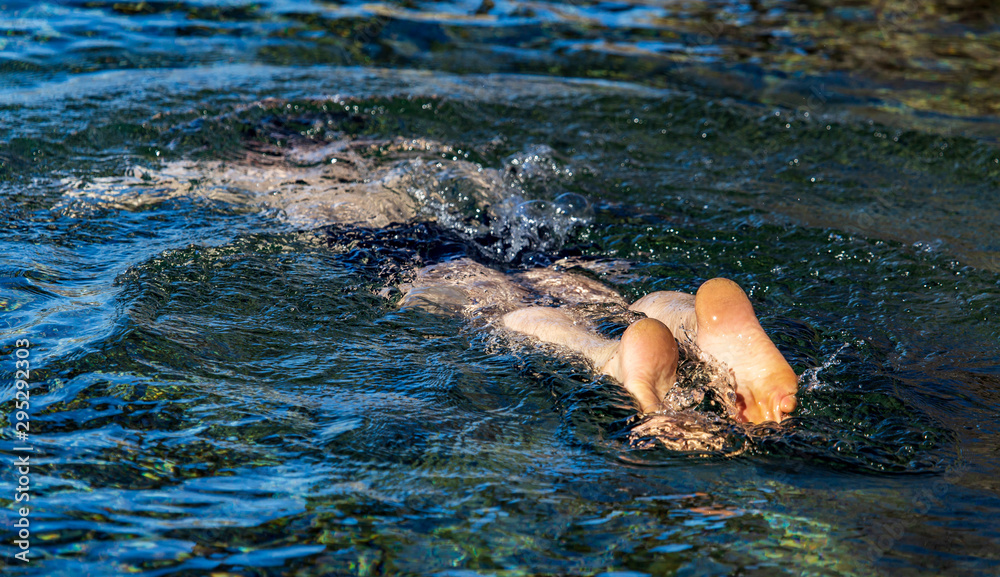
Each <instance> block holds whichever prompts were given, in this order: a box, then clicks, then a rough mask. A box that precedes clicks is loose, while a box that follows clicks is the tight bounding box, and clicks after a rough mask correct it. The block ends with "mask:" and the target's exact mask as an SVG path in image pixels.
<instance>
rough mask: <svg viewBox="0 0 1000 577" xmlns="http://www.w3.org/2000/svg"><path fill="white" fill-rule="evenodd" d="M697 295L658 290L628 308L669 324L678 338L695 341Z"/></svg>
mask: <svg viewBox="0 0 1000 577" xmlns="http://www.w3.org/2000/svg"><path fill="white" fill-rule="evenodd" d="M694 303H695V297H694V295H690V294H687V293H682V292H674V291H658V292H655V293H649V294H648V295H646V296H644V297H642V298H641V299H639V300H637V301H635V302H634V303H632V306H630V307H629V308H628V309H629V310H630V311H636V312H640V313H643V314H645V315H646V316H647V317H649V318H651V319H656V320H658V321H660V322H661V323H663V324H665V325H667V328H669V329H670V332H671V333H673V334H674V336H676V337H677V338H681V339H684V338H686V339H687V340H689V341H694V339H695V335H696V334H697V333H698V319H697V317H696V315H695V308H694Z"/></svg>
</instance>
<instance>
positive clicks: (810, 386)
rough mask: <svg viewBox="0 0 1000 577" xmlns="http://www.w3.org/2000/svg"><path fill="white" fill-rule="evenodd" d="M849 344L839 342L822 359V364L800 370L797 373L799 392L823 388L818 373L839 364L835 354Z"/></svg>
mask: <svg viewBox="0 0 1000 577" xmlns="http://www.w3.org/2000/svg"><path fill="white" fill-rule="evenodd" d="M849 346H851V345H850V343H843V344H841V345H840V347H838V348H837V350H835V351H833V354H832V355H830V356H829V358H827V359H826V360H825V361H823V364H821V365H820V366H818V367H812V368H810V369H806V370H805V371H802V374H801V375H799V390H800V392H812V391H816V390H820V389H823V388H825V387H826V386H827V385H826V383H823V382H822V381H820V380H819V374H820V373H821V372H823V371H825V370H826V369H828V368H830V367H832V366H835V365H839V364H840V361H839V360H837V355H839V354H840V353H841V352H842V351H843V350H844V349H846V348H847V347H849Z"/></svg>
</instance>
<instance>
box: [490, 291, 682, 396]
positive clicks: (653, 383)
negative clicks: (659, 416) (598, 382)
mask: <svg viewBox="0 0 1000 577" xmlns="http://www.w3.org/2000/svg"><path fill="white" fill-rule="evenodd" d="M503 321H504V325H505V326H506V327H507V328H509V329H511V330H514V331H517V332H520V333H524V334H527V335H531V336H534V337H537V338H538V339H540V340H542V341H545V342H548V343H553V344H557V345H561V346H564V347H566V348H569V349H571V350H574V351H576V352H578V353H581V354H583V355H584V356H586V357H587V358H588V359H589V360H590V362H591V363H593V365H594V367H595V368H597V369H598V370H599V371H601V372H602V373H603V374H606V375H610V376H611V377H613V378H615V379H616V380H618V381H619V382H621V383H622V384H623V385H624V386H625V390H627V391H628V392H629V393H631V394H632V396H633V397H635V399H636V400H637V401H638V402H639V410H640V411H641V412H643V413H649V412H653V411H657V410H659V409H660V405H661V404H662V402H663V398H664V396H666V394H667V392H668V391H669V390H670V388H671V387H673V386H674V383H676V382H677V342H676V341H675V340H674V336H673V334H672V333H671V332H670V329H668V328H667V327H666V326H665V325H664V324H663V323H661V322H659V321H657V320H655V319H643V320H641V321H638V322H636V323H633V324H632V325H631V326H629V328H628V329H626V330H625V333H624V334H623V335H622V339H621V341H620V342H617V343H616V342H614V341H610V340H608V339H603V338H601V337H599V336H597V335H596V334H594V333H593V332H591V331H589V330H587V329H585V328H583V327H581V326H580V325H578V324H576V323H575V322H574V321H573V319H572V318H571V317H570V316H569V315H567V314H566V313H565V312H563V311H561V310H559V309H555V308H546V307H532V308H526V309H520V310H517V311H514V312H512V313H508V314H507V315H505V316H504V318H503Z"/></svg>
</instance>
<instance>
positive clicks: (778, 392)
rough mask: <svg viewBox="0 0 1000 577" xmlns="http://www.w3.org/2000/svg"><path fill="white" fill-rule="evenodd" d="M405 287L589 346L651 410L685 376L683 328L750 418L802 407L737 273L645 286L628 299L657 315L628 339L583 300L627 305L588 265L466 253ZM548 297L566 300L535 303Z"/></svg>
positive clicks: (601, 368)
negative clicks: (511, 267) (613, 336)
mask: <svg viewBox="0 0 1000 577" xmlns="http://www.w3.org/2000/svg"><path fill="white" fill-rule="evenodd" d="M400 288H401V289H402V290H403V292H404V295H403V298H402V300H401V301H400V307H401V308H411V307H412V308H422V309H425V310H429V311H432V312H447V313H452V314H453V313H457V312H459V313H464V314H465V315H466V316H468V317H476V318H487V319H488V318H496V319H499V322H500V323H501V324H502V325H503V326H505V327H506V328H508V329H510V330H513V331H516V332H519V333H522V334H526V335H529V336H533V337H535V338H537V339H539V340H541V341H544V342H547V343H551V344H555V345H560V346H562V347H565V348H567V349H570V350H572V351H574V352H576V353H578V354H581V355H582V356H584V357H585V358H586V359H587V360H588V361H589V362H590V363H591V364H592V366H593V367H594V370H595V371H597V372H600V373H602V374H606V375H609V376H611V377H612V378H614V379H615V380H617V381H618V382H620V383H622V385H624V387H625V388H626V390H628V392H629V393H630V394H631V395H632V396H633V397H635V399H636V401H637V402H638V404H639V409H640V411H641V412H643V413H652V412H656V411H658V410H660V408H661V405H662V404H663V400H664V397H665V396H666V395H667V393H668V392H669V391H670V389H671V388H672V387H673V386H674V384H675V383H676V381H677V362H678V356H679V354H678V344H677V340H676V338H680V339H682V341H683V342H684V344H685V345H691V346H690V347H689V348H693V349H696V350H698V351H699V352H700V353H701V355H702V356H703V357H705V358H704V359H703V360H705V361H706V362H708V363H709V364H712V365H716V366H718V365H719V364H723V365H725V366H726V367H727V368H728V369H729V370H730V372H731V374H732V376H733V380H734V381H735V384H736V403H737V406H736V407H735V409H736V411H735V413H736V415H735V416H736V417H737V418H739V419H740V420H743V421H748V422H752V423H762V422H765V421H779V422H780V421H781V419H782V418H783V417H784V416H785V415H787V414H789V413H791V412H792V411H794V410H795V406H796V398H795V394H796V392H797V390H798V378H797V376H796V375H795V372H794V371H793V370H792V368H791V367H790V366H789V365H788V362H787V361H785V359H784V357H783V356H782V355H781V353H780V352H779V351H778V349H777V347H775V346H774V343H773V342H772V341H771V339H770V338H769V337H768V336H767V334H766V333H765V332H764V329H763V328H761V326H760V323H759V322H758V320H757V316H756V314H755V313H754V311H753V306H752V305H751V304H750V299H748V298H747V295H746V293H744V292H743V290H742V289H741V288H740V287H739V285H737V284H736V283H734V282H732V281H730V280H727V279H722V278H716V279H712V280H710V281H708V282H706V283H704V284H703V285H701V287H700V288H699V289H698V292H697V294H695V295H690V294H687V293H681V292H655V293H651V294H648V295H646V296H644V297H643V298H641V299H639V300H638V301H636V302H635V303H633V304H632V305H631V306H629V307H628V308H629V310H632V311H635V312H639V313H643V314H645V315H646V317H647V318H644V319H641V320H639V321H637V322H635V323H632V324H631V325H630V326H629V327H628V328H627V329H626V330H625V332H624V334H623V335H622V337H621V339H619V340H618V341H614V340H610V339H605V338H603V337H601V336H599V335H598V334H597V333H595V332H593V331H591V330H589V329H587V328H585V322H582V321H581V319H577V318H575V317H574V316H573V314H572V313H573V305H604V304H609V303H610V304H615V305H619V306H621V307H623V308H624V306H625V304H626V303H625V301H624V300H622V298H621V296H619V295H618V293H616V292H615V291H613V290H612V289H610V288H609V287H607V286H605V285H603V284H601V283H599V282H597V281H595V280H592V279H589V278H587V277H585V276H582V275H578V274H573V273H569V272H565V271H560V270H556V269H553V268H544V269H532V270H529V271H524V272H518V273H514V274H503V273H501V272H498V271H496V270H493V269H491V268H488V267H485V266H483V265H481V264H479V263H476V262H474V261H472V260H470V259H467V258H461V259H456V260H453V261H449V262H444V263H440V264H436V265H432V266H429V267H425V268H423V269H420V270H419V271H417V274H416V278H415V279H414V281H413V283H412V284H410V285H405V286H402V287H400ZM540 303H543V304H546V305H551V304H556V305H559V306H532V305H537V304H540Z"/></svg>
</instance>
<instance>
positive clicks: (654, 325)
mask: <svg viewBox="0 0 1000 577" xmlns="http://www.w3.org/2000/svg"><path fill="white" fill-rule="evenodd" d="M603 372H604V373H606V374H609V375H611V376H612V377H614V378H616V379H618V380H619V381H620V382H621V383H622V384H623V385H624V386H625V389H626V390H627V391H628V392H629V393H631V394H632V396H633V397H635V398H636V400H637V401H639V410H640V411H642V412H643V413H650V412H653V411H658V410H659V409H660V405H661V404H662V403H663V398H664V397H665V396H666V395H667V393H668V392H669V391H670V389H671V388H672V387H673V386H674V383H676V382H677V341H675V340H674V335H673V333H671V332H670V329H668V328H667V327H666V325H664V324H663V323H661V322H660V321H658V320H656V319H642V320H640V321H638V322H635V323H632V324H631V325H630V326H629V327H628V328H627V329H625V333H624V334H622V338H621V341H620V343H619V345H618V351H617V352H616V353H615V356H613V357H612V358H611V360H610V361H608V363H607V365H605V367H604V371H603Z"/></svg>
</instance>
